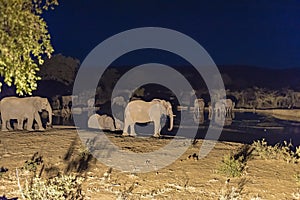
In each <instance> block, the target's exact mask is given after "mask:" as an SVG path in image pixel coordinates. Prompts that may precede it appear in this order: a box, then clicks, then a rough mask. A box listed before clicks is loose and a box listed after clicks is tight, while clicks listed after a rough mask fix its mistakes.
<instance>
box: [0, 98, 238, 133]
mask: <svg viewBox="0 0 300 200" xmlns="http://www.w3.org/2000/svg"><path fill="white" fill-rule="evenodd" d="M122 102H123V101H122ZM122 102H121V103H120V101H119V99H114V101H113V104H116V105H118V106H122V108H123V109H122V110H123V112H124V113H123V117H124V119H123V121H121V120H118V119H114V118H112V117H110V116H107V115H103V116H100V115H98V114H94V115H92V116H90V118H89V121H88V126H89V127H90V128H98V129H109V130H112V131H115V130H121V129H123V134H122V135H123V136H136V132H135V128H134V125H135V124H136V123H148V122H153V123H154V131H153V136H154V137H159V136H160V132H161V129H162V126H161V117H162V116H168V117H169V119H170V120H169V121H170V125H169V128H168V131H171V130H172V129H173V122H174V117H175V115H174V114H173V109H172V105H171V103H170V102H168V101H166V100H162V99H153V100H152V101H150V102H147V101H143V100H133V101H130V102H129V103H125V102H123V103H122ZM234 106H235V103H234V102H233V101H232V100H231V99H223V100H220V101H218V102H215V103H214V105H211V104H210V103H208V111H209V118H210V119H211V117H212V116H215V119H217V118H218V117H220V116H221V117H222V116H228V115H231V113H232V110H233V109H234ZM42 110H45V111H47V112H48V123H47V126H51V125H52V108H51V105H50V104H49V101H48V99H47V98H42V97H24V98H19V97H5V98H3V99H2V100H1V101H0V112H1V121H2V131H7V130H11V129H12V127H11V124H10V120H13V119H14V120H17V122H18V123H17V127H14V128H17V129H18V130H23V129H24V128H25V129H26V130H28V131H32V130H33V122H34V120H35V121H36V122H37V125H38V128H37V130H44V127H43V123H42V121H41V117H40V114H39V113H40V112H42ZM204 110H205V102H204V100H203V99H195V101H194V109H193V110H192V111H193V116H194V117H193V118H194V121H195V122H197V123H201V119H202V120H203V119H204V117H203V115H204ZM25 121H27V123H26V125H24V122H25ZM117 122H118V123H117Z"/></svg>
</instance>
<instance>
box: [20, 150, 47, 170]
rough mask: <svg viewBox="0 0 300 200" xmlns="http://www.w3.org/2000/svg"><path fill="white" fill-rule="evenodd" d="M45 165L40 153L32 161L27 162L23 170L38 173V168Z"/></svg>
mask: <svg viewBox="0 0 300 200" xmlns="http://www.w3.org/2000/svg"><path fill="white" fill-rule="evenodd" d="M42 163H43V158H42V156H41V155H39V153H38V152H36V153H35V154H34V155H33V156H32V157H31V159H30V160H26V161H25V164H24V166H23V168H22V169H24V170H27V171H31V172H36V170H37V166H38V165H41V164H42Z"/></svg>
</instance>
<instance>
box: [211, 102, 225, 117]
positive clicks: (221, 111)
mask: <svg viewBox="0 0 300 200" xmlns="http://www.w3.org/2000/svg"><path fill="white" fill-rule="evenodd" d="M213 110H214V112H215V113H216V114H218V115H226V105H225V103H224V101H217V102H216V103H215V105H214V106H213Z"/></svg>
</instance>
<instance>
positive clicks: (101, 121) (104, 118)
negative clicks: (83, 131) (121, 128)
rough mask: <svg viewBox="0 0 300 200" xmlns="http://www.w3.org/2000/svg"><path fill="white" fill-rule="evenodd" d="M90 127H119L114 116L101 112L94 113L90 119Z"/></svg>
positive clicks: (112, 128)
mask: <svg viewBox="0 0 300 200" xmlns="http://www.w3.org/2000/svg"><path fill="white" fill-rule="evenodd" d="M88 127H89V128H93V129H102V130H110V131H115V130H116V129H117V128H116V126H115V123H114V120H113V118H112V117H110V116H108V115H99V114H93V115H91V116H90V118H89V120H88Z"/></svg>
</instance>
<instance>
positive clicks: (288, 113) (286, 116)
mask: <svg viewBox="0 0 300 200" xmlns="http://www.w3.org/2000/svg"><path fill="white" fill-rule="evenodd" d="M233 111H234V112H252V113H258V114H265V115H271V116H273V117H275V118H277V119H282V120H291V121H297V122H300V109H265V110H263V109H247V108H235V109H233Z"/></svg>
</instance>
